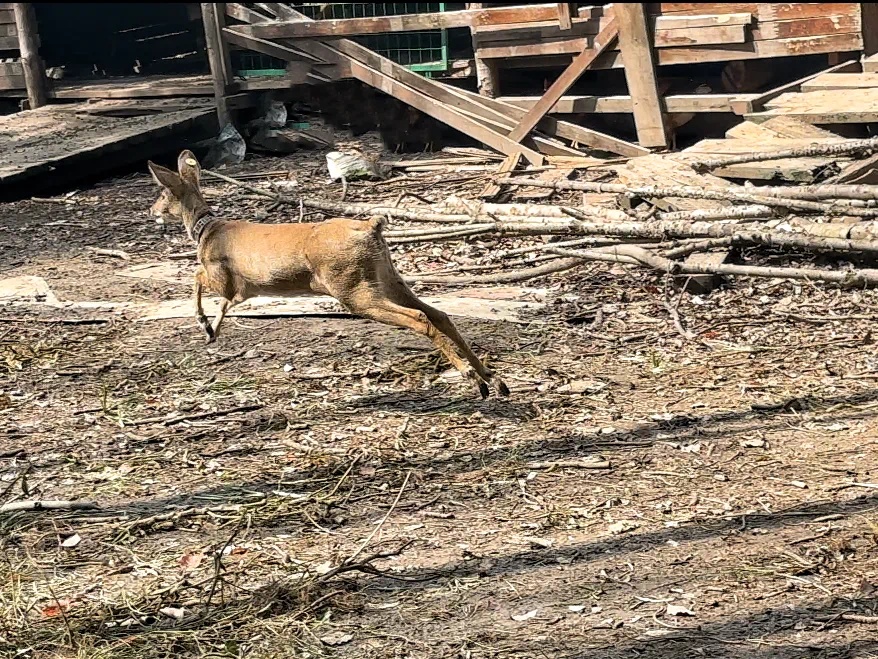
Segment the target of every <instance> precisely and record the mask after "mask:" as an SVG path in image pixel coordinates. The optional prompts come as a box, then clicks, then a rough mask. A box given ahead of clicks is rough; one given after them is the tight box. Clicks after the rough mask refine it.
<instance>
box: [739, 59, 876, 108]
mask: <svg viewBox="0 0 878 659" xmlns="http://www.w3.org/2000/svg"><path fill="white" fill-rule="evenodd" d="M754 110H755V108H754ZM744 116H745V118H746V119H747V120H749V121H751V122H754V123H762V122H765V121H768V120H769V119H773V118H775V117H790V118H793V119H798V120H799V121H802V122H804V123H806V124H816V125H831V124H868V123H873V122H878V55H873V56H871V57H868V58H865V59H863V60H862V61H861V62H859V63H852V66H851V67H848V69H847V70H845V71H833V72H826V73H821V74H818V75H816V76H813V77H811V78H810V79H807V80H804V81H802V82H801V84H800V85H798V89H791V90H789V91H787V92H786V93H783V94H780V95H778V96H775V97H774V98H772V99H770V100H767V101H766V102H765V103H764V105H762V107H761V108H760V109H759V111H753V112H750V113H747V114H745V115H744Z"/></svg>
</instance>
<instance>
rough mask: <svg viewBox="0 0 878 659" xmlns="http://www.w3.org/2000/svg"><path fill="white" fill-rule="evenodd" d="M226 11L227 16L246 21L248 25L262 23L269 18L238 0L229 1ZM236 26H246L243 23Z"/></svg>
mask: <svg viewBox="0 0 878 659" xmlns="http://www.w3.org/2000/svg"><path fill="white" fill-rule="evenodd" d="M225 12H226V16H228V17H230V18H234V19H235V20H237V21H241V22H242V23H246V24H247V25H249V24H251V23H261V22H264V21H267V20H268V19H267V18H266V17H265V16H263V15H262V14H260V13H259V12H257V11H253V10H252V9H250V8H249V7H245V6H244V5H242V4H240V3H237V2H227V3H226V7H225ZM236 27H245V26H243V25H241V26H236Z"/></svg>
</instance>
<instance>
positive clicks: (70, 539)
mask: <svg viewBox="0 0 878 659" xmlns="http://www.w3.org/2000/svg"><path fill="white" fill-rule="evenodd" d="M80 542H82V538H80V537H79V534H78V533H74V534H73V535H71V536H67V537H66V538H64V540H62V541H61V546H62V547H65V548H67V549H70V548H72V547H75V546H76V545H78V544H79V543H80Z"/></svg>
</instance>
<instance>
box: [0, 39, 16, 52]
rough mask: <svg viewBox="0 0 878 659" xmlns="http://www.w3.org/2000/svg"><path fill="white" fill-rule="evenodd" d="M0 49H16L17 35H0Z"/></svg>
mask: <svg viewBox="0 0 878 659" xmlns="http://www.w3.org/2000/svg"><path fill="white" fill-rule="evenodd" d="M0 50H18V37H17V36H16V37H0Z"/></svg>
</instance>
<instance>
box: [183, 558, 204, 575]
mask: <svg viewBox="0 0 878 659" xmlns="http://www.w3.org/2000/svg"><path fill="white" fill-rule="evenodd" d="M203 560H204V554H201V553H198V554H183V555H182V556H181V557H180V567H181V568H183V570H184V571H185V572H188V571H190V570H194V569H195V568H197V567H198V566H199V565H201V561H203Z"/></svg>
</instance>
